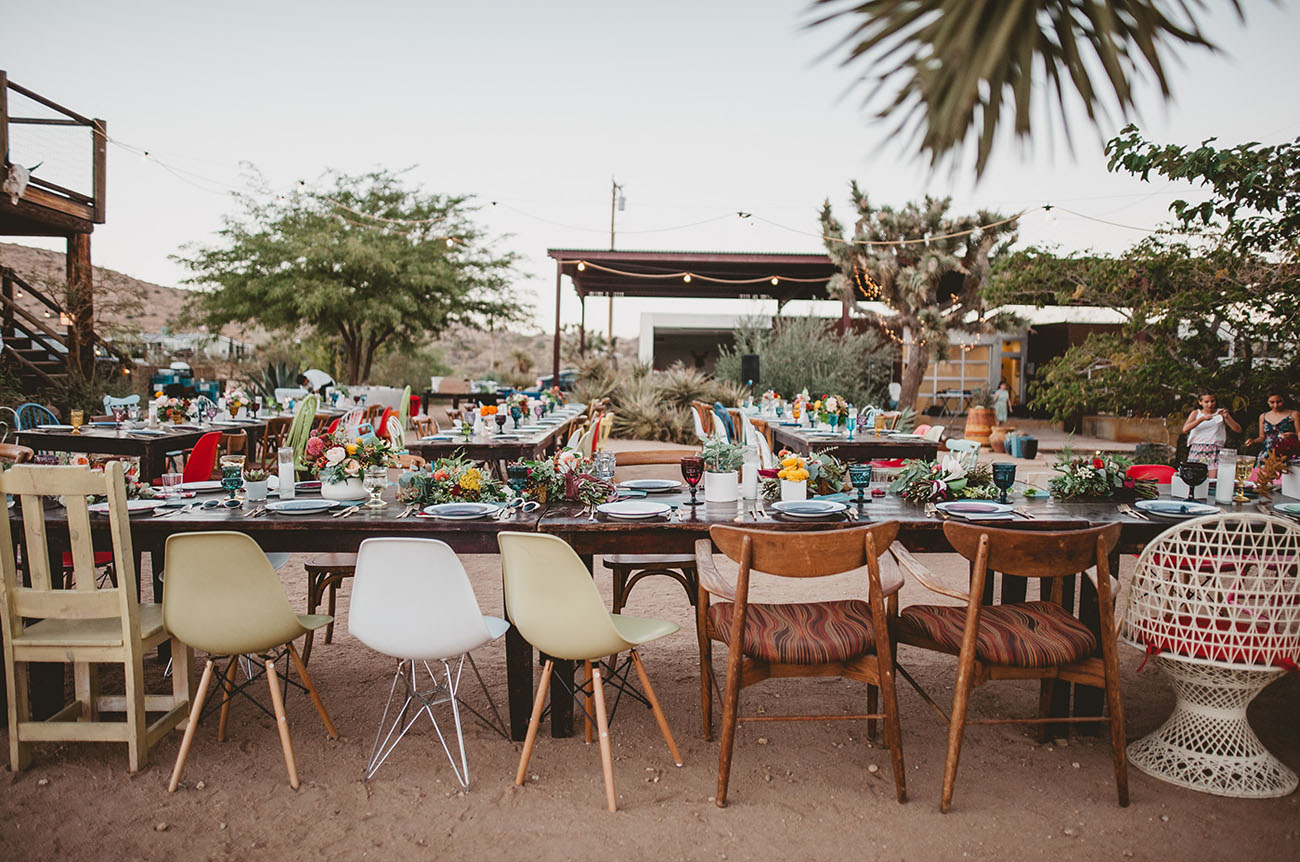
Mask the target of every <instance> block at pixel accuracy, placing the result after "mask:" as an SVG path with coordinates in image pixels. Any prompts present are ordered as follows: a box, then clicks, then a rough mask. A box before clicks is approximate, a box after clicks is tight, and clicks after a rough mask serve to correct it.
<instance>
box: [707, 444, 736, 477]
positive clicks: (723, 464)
mask: <svg viewBox="0 0 1300 862" xmlns="http://www.w3.org/2000/svg"><path fill="white" fill-rule="evenodd" d="M702 454H703V455H704V469H706V470H708V471H709V472H711V473H732V472H735V471H736V470H739V469H740V466H741V464H743V463H744V461H745V450H744V449H742V448H741V447H740V446H738V445H736V444H735V443H728V442H727V441H726V440H718V439H713V440H710V441H709V442H707V443H705V444H704V450H703V453H702Z"/></svg>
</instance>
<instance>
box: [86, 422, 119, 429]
mask: <svg viewBox="0 0 1300 862" xmlns="http://www.w3.org/2000/svg"><path fill="white" fill-rule="evenodd" d="M86 424H87V425H89V426H90V427H91V428H116V427H117V423H116V422H87V423H86Z"/></svg>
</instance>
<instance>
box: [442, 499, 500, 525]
mask: <svg viewBox="0 0 1300 862" xmlns="http://www.w3.org/2000/svg"><path fill="white" fill-rule="evenodd" d="M499 511H501V507H500V506H498V505H497V504H496V503H435V504H434V505H432V506H425V507H424V514H426V515H432V516H433V517H435V518H449V519H451V520H453V521H468V520H472V519H474V518H483V517H486V516H488V515H495V514H496V513H497V512H499Z"/></svg>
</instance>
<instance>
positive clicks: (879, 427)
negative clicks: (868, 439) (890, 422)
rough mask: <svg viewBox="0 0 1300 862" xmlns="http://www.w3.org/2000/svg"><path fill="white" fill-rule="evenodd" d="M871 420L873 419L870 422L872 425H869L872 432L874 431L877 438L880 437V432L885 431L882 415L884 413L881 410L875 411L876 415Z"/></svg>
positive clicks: (883, 416)
mask: <svg viewBox="0 0 1300 862" xmlns="http://www.w3.org/2000/svg"><path fill="white" fill-rule="evenodd" d="M872 418H873V421H872V423H871V425H872V430H874V431H875V432H876V436H877V437H879V436H880V432H881V431H884V430H885V414H884V411H882V410H877V411H876V415H875V416H874V417H872Z"/></svg>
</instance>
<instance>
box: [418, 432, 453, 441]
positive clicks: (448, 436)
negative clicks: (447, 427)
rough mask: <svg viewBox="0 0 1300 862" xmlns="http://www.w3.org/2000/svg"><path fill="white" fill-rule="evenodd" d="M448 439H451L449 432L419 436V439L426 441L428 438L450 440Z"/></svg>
mask: <svg viewBox="0 0 1300 862" xmlns="http://www.w3.org/2000/svg"><path fill="white" fill-rule="evenodd" d="M450 439H451V435H450V434H430V435H429V436H427V437H421V438H420V440H422V441H428V440H450Z"/></svg>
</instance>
